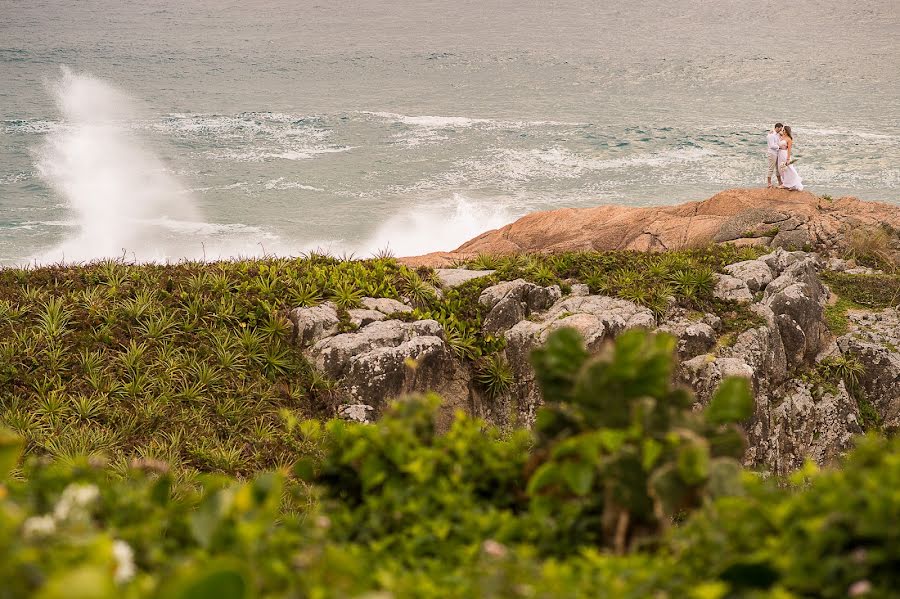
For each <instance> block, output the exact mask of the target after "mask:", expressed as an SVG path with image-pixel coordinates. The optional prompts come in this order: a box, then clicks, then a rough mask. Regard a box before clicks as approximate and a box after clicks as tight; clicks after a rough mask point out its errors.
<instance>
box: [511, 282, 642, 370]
mask: <svg viewBox="0 0 900 599" xmlns="http://www.w3.org/2000/svg"><path fill="white" fill-rule="evenodd" d="M655 326H656V318H655V317H654V316H653V312H651V311H650V310H649V309H647V308H642V307H640V306H638V305H637V304H635V303H633V302H629V301H627V300H622V299H617V298H612V297H606V296H602V295H589V296H585V297H581V296H576V297H572V296H569V297H566V298H564V299H561V300H559V301H558V302H556V303H555V304H554V305H553V307H551V308H550V309H549V310H548V311H547V312H546V313H544V314H542V315H540V317H539V318H537V319H535V320H523V321H521V322H519V323H518V324H516V325H515V326H514V327H512V328H511V329H510V330H509V331H507V333H506V339H507V353H508V358H510V363H511V364H512V365H514V366H515V365H518V366H519V367H520V368H518V370H519V371H522V370H527V369H530V366H528V354H529V353H530V351H531V349H532V348H534V347H536V346H537V345H539V344H541V343H543V342H544V341H546V340H547V337H549V336H550V333H552V332H553V331H555V330H557V329H561V328H564V327H569V328H573V329H575V330H576V331H578V333H579V334H581V336H582V338H583V339H584V342H585V345H586V346H587V347H588V349H591V350H596V349H598V348H599V346H600V343H601V342H602V341H603V340H604V339H607V338H612V337H614V336H616V335H618V334H619V333H621V332H622V331H624V330H626V329H632V328H637V327H643V328H647V329H652V328H654V327H655Z"/></svg>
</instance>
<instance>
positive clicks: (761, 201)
mask: <svg viewBox="0 0 900 599" xmlns="http://www.w3.org/2000/svg"><path fill="white" fill-rule="evenodd" d="M871 227H888V228H891V229H893V230H897V229H900V209H898V207H897V206H896V205H890V204H881V203H877V202H865V201H861V200H858V199H856V198H852V197H845V198H839V199H836V200H832V199H830V198H827V197H818V196H815V195H813V194H811V193H808V192H794V191H786V190H779V189H732V190H728V191H723V192H721V193H718V194H716V195H715V196H713V197H711V198H709V199H707V200H704V201H702V202H688V203H685V204H678V205H675V206H653V207H645V208H635V207H628V206H597V207H595V208H564V209H560V210H550V211H546V212H535V213H532V214H528V215H527V216H524V217H522V218H520V219H519V220H517V221H515V222H514V223H511V224H509V225H506V226H505V227H502V228H500V229H495V230H492V231H487V232H485V233H483V234H481V235H479V236H478V237H476V238H475V239H472V240H470V241H468V242H466V243H464V244H463V245H461V246H460V247H458V248H457V249H455V250H453V251H451V252H435V253H432V254H427V255H425V256H418V257H415V258H405V259H404V261H405V262H406V263H407V264H410V265H414V266H418V265H427V266H434V267H440V266H445V265H448V264H451V263H453V262H455V261H458V260H460V259H466V258H470V257H472V256H475V255H477V254H480V253H488V254H515V253H522V252H561V251H579V250H639V251H647V250H651V251H654V250H655V251H663V250H675V249H683V248H691V247H701V246H704V245H707V244H710V243H720V242H731V243H735V244H738V245H765V246H771V247H785V248H794V249H801V248H803V247H814V248H817V249H837V248H841V247H845V246H846V245H847V243H848V237H849V236H850V235H851V234H852V232H853V231H856V230H859V229H865V228H871Z"/></svg>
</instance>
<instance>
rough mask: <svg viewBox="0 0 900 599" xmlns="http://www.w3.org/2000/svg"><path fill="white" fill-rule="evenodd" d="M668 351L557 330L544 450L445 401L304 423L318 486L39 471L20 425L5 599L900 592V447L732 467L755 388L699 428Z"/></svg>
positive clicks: (301, 464) (3, 480) (133, 470)
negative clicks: (598, 348)
mask: <svg viewBox="0 0 900 599" xmlns="http://www.w3.org/2000/svg"><path fill="white" fill-rule="evenodd" d="M671 349H672V347H671V339H668V338H665V337H653V336H648V335H646V334H643V333H634V334H629V335H626V336H623V337H621V338H620V339H619V340H618V341H617V343H616V344H615V345H612V346H609V347H608V348H607V349H606V352H605V353H604V354H601V355H600V356H598V357H596V358H590V357H588V356H587V355H586V353H585V352H584V349H583V347H581V345H580V343H579V341H578V339H577V338H575V337H573V336H572V335H571V333H570V332H559V333H557V334H556V336H555V337H552V338H551V340H550V343H549V344H548V346H547V348H545V349H543V350H541V351H540V352H538V353H537V354H536V355H535V358H534V360H535V366H536V369H537V372H538V373H539V379H540V384H541V386H542V389H543V392H544V394H545V400H546V407H545V408H543V410H542V412H541V416H540V421H539V425H538V429H537V431H536V432H535V434H534V436H532V435H531V434H529V433H528V432H524V431H520V432H517V433H514V434H512V435H511V436H502V435H500V434H499V433H498V432H497V431H495V430H493V429H491V428H490V427H486V426H485V425H484V424H483V423H481V422H479V421H478V420H475V419H472V418H470V417H467V416H465V415H463V414H459V415H458V416H457V417H456V419H455V421H454V422H453V424H452V426H451V428H450V430H449V431H448V432H447V433H444V434H439V433H437V432H436V426H435V422H436V417H437V402H438V400H437V398H435V397H424V398H410V399H407V400H402V401H399V402H397V403H396V404H395V405H394V406H393V407H392V408H391V410H390V411H389V413H388V414H387V415H386V416H385V418H384V419H383V420H381V421H379V422H378V423H376V424H375V425H361V424H351V423H346V422H342V421H330V422H328V423H327V424H325V425H323V424H321V423H320V422H318V421H315V420H309V421H304V422H300V421H297V420H296V419H288V423H287V428H288V430H289V431H290V432H291V434H292V435H294V437H295V439H296V442H297V443H298V444H301V445H303V446H304V448H306V449H305V450H304V451H303V454H304V455H307V456H311V457H307V458H302V459H298V460H297V461H296V463H295V465H294V468H293V472H294V473H295V475H296V476H297V477H298V478H300V479H302V480H301V481H298V480H296V479H295V478H291V477H289V476H287V475H286V470H285V469H281V470H279V471H276V472H269V473H261V474H258V475H256V476H255V477H254V478H253V479H252V480H248V481H239V480H235V479H232V478H229V477H226V476H221V475H204V476H200V477H197V478H196V479H195V480H194V481H193V483H192V484H190V485H180V486H177V485H175V477H174V476H173V472H171V471H169V470H168V468H167V466H166V464H164V463H162V462H158V461H154V460H149V459H144V460H137V461H135V462H133V463H132V464H131V466H130V467H129V468H126V469H124V470H119V469H116V468H110V467H109V464H106V463H104V462H102V461H100V460H97V459H96V458H95V459H92V460H86V459H83V458H79V459H73V460H71V461H57V462H55V463H51V462H49V461H47V460H45V459H38V458H31V459H29V460H27V462H26V463H25V464H24V466H23V467H22V469H21V470H16V469H15V466H16V464H18V459H19V454H20V453H21V450H22V442H21V440H20V439H19V438H18V437H17V436H16V435H13V434H10V433H8V432H4V431H2V430H0V581H3V584H2V585H0V597H2V598H3V599H6V598H13V597H32V596H34V597H44V598H50V599H55V598H62V597H92V598H107V597H108V598H112V597H173V598H175V597H177V598H188V597H191V598H193V597H198V598H201V599H202V598H206V597H216V598H219V599H223V598H236V599H238V598H244V597H314V598H329V597H335V598H338V597H364V596H367V597H371V596H393V597H435V598H436V597H447V596H452V597H498V598H500V597H503V598H507V597H509V598H512V597H517V598H519V597H533V598H539V597H540V598H549V597H581V596H597V595H599V596H609V597H617V598H620V597H621V598H633V599H638V598H643V597H697V598H701V599H706V598H709V599H722V598H725V597H735V598H748V599H749V598H753V599H762V598H763V597H781V598H800V597H815V598H823V599H824V598H831V597H846V596H871V597H888V596H891V595H892V593H894V592H895V590H896V589H897V588H900V574H898V573H900V567H898V566H900V562H898V556H900V532H898V530H897V527H895V526H892V525H891V524H892V523H894V522H897V521H900V498H898V496H897V492H896V489H897V488H900V438H897V439H893V440H890V441H889V440H885V439H883V438H880V437H875V436H870V437H866V438H864V439H863V440H862V441H861V442H860V444H859V447H858V448H857V449H856V450H855V451H854V452H853V453H852V454H851V455H850V457H849V458H848V460H847V463H846V466H845V468H843V469H841V470H832V471H818V470H816V469H815V468H812V467H808V468H806V469H804V470H803V471H801V472H798V473H797V474H796V475H795V476H793V477H792V478H791V479H789V480H786V481H785V480H771V479H765V478H763V477H760V476H758V475H756V474H754V473H751V472H746V471H744V472H742V471H740V469H739V468H737V467H736V464H735V463H734V462H733V461H730V460H731V458H729V457H728V456H732V455H735V454H736V453H737V448H738V447H739V446H740V441H741V439H740V437H739V436H738V435H736V430H735V429H734V428H733V424H732V423H733V422H735V421H738V420H741V419H742V418H744V417H745V416H746V414H747V412H748V396H747V391H746V388H744V387H743V386H742V385H741V384H740V383H737V382H734V381H730V382H727V383H726V384H725V385H724V386H723V387H722V388H720V390H719V392H718V393H717V395H716V398H715V399H714V401H713V402H712V403H711V404H710V406H709V407H708V408H707V409H706V410H705V411H704V412H703V413H702V414H694V413H692V411H691V409H690V404H691V398H690V397H689V395H688V394H687V393H685V392H684V391H680V390H678V389H673V388H672V387H671V385H670V377H669V375H670V373H671V353H670V352H671ZM11 468H13V470H12V471H10V469H11ZM554 471H555V472H554ZM302 481H310V482H311V483H312V485H311V486H307V485H308V483H304V482H302ZM585 489H587V491H585ZM623 514H625V516H623ZM623 521H624V522H625V524H624V525H623V524H621V523H622V522H623ZM607 522H611V523H612V526H611V527H610V526H607V525H605V523H607ZM623 530H624V533H622V531H623ZM610 548H612V549H614V550H618V551H619V552H622V551H627V552H628V553H626V554H625V555H617V554H616V553H614V552H611V551H609V549H610Z"/></svg>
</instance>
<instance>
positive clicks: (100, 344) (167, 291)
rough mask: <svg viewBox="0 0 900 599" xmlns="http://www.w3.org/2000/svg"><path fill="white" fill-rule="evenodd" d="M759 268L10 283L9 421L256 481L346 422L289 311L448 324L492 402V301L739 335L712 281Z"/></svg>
mask: <svg viewBox="0 0 900 599" xmlns="http://www.w3.org/2000/svg"><path fill="white" fill-rule="evenodd" d="M746 255H749V250H737V249H734V248H729V247H718V248H711V249H709V250H706V251H701V250H692V251H686V252H671V253H667V254H660V255H648V254H642V253H638V252H589V253H587V252H586V253H568V254H562V255H557V256H544V255H529V256H522V257H510V258H489V257H487V256H483V257H481V258H480V259H478V260H476V261H474V262H473V263H472V264H471V266H473V267H474V266H479V265H480V266H483V267H486V266H493V267H495V268H496V271H497V272H496V273H495V274H494V275H492V276H489V277H483V278H481V279H476V280H474V281H470V282H468V283H466V284H464V285H462V286H460V287H457V288H453V289H449V290H447V291H446V292H444V293H443V294H440V295H439V294H438V292H437V289H436V288H435V287H434V286H433V283H437V279H436V278H435V275H434V272H433V271H432V270H430V269H419V270H413V269H410V268H408V267H406V266H404V265H402V264H400V263H398V262H397V261H396V260H394V259H392V258H390V257H386V256H383V257H380V258H374V259H370V260H360V261H357V260H343V259H337V258H333V257H329V256H324V255H319V254H312V255H309V256H306V257H303V258H296V259H281V258H272V259H265V260H244V261H235V262H218V263H200V262H185V263H180V264H173V265H154V264H128V263H123V262H119V261H105V262H99V263H94V264H88V265H82V266H65V267H62V266H57V267H43V268H36V269H6V270H2V271H0V423H2V424H4V425H5V426H6V427H8V428H10V429H12V430H14V431H16V432H17V433H18V434H19V435H21V436H22V438H23V439H24V440H25V442H26V449H27V451H28V453H30V454H31V453H33V454H38V455H47V456H51V457H54V458H58V459H69V458H74V457H75V456H79V455H93V454H104V455H107V456H109V457H110V458H111V459H112V461H113V464H114V466H115V467H116V468H119V469H124V468H125V466H126V464H127V463H128V461H129V460H131V459H134V458H142V459H151V460H163V461H165V462H167V463H168V464H170V465H171V466H172V467H173V468H174V469H175V470H176V471H178V472H179V473H181V474H182V475H184V476H186V477H190V476H192V475H193V474H195V473H197V472H206V471H216V472H222V473H228V474H232V475H248V474H251V473H253V472H255V471H258V470H260V469H262V468H272V467H277V466H279V465H285V464H289V463H291V462H292V461H293V459H294V456H295V455H296V454H297V452H298V451H301V450H302V447H301V446H298V445H297V441H296V439H295V438H294V437H293V436H292V435H290V434H288V433H287V432H286V428H285V422H286V421H290V420H303V419H307V418H314V417H319V418H322V417H327V416H329V415H331V414H333V409H334V405H333V401H332V393H331V391H332V389H333V386H334V382H333V381H330V380H327V379H326V378H325V377H323V376H322V375H321V374H320V373H318V372H317V371H316V370H315V369H313V368H312V367H311V366H310V365H309V364H308V362H307V361H306V360H305V358H304V357H303V355H302V354H301V352H300V350H299V348H298V347H297V346H296V345H295V344H294V343H292V339H291V335H292V326H291V322H290V320H289V311H290V310H291V309H293V308H296V307H301V306H311V305H316V304H318V303H320V302H324V301H331V302H333V303H334V304H335V305H336V306H337V308H338V310H339V315H340V316H341V319H342V322H341V326H342V327H343V330H351V329H352V328H353V324H352V323H351V322H350V319H349V315H348V313H347V310H348V309H352V308H356V307H358V306H359V302H360V299H361V298H362V297H365V296H372V297H388V298H393V299H400V298H405V299H407V300H408V301H409V302H410V303H411V304H412V305H414V306H416V307H417V308H416V310H415V311H414V312H413V313H412V314H409V315H398V316H400V317H402V318H412V319H425V318H432V319H434V320H437V321H438V322H439V323H441V325H442V326H443V328H444V331H445V334H446V336H447V342H448V344H449V345H450V347H451V348H452V349H453V350H454V351H455V352H456V353H457V355H458V356H460V357H461V358H463V359H465V360H467V361H470V362H473V363H475V365H476V368H477V369H478V372H479V373H480V374H479V377H480V380H481V381H482V382H483V384H484V386H485V387H486V389H487V390H488V391H489V392H491V393H497V392H499V391H501V390H502V389H503V388H504V385H508V383H509V376H510V374H509V372H508V369H506V368H505V367H504V364H503V362H502V360H501V359H500V358H499V357H498V356H497V355H496V352H497V350H498V349H499V348H500V347H502V344H503V340H502V338H498V337H494V336H491V335H487V334H485V333H483V332H482V330H481V321H482V319H483V317H484V313H483V312H484V311H483V308H482V307H481V306H479V304H478V296H479V294H480V293H481V291H482V290H483V289H485V288H486V287H488V286H490V285H492V284H494V283H496V282H498V281H500V280H509V279H514V278H519V277H522V278H525V279H528V280H531V281H534V282H536V283H540V284H545V285H546V284H560V285H561V286H563V287H565V288H570V285H571V283H572V282H583V283H585V284H587V285H589V286H590V287H591V290H592V291H594V292H601V293H604V294H608V295H613V296H617V297H622V298H624V299H630V300H631V301H634V302H636V303H638V304H641V305H646V306H649V307H652V308H653V309H654V310H657V311H662V310H664V309H665V307H666V306H667V305H668V302H678V303H679V304H680V305H683V306H684V307H686V308H691V309H699V310H708V311H715V312H718V313H720V314H721V315H722V316H723V319H724V322H725V327H726V329H727V330H741V329H742V328H748V327H749V326H752V324H753V323H754V322H755V320H754V319H755V318H756V317H755V315H754V314H753V313H751V312H750V311H749V310H747V309H746V308H745V307H742V306H741V305H739V304H736V303H734V302H723V301H721V300H717V299H715V298H713V297H712V287H713V284H714V279H713V278H712V273H714V272H716V271H719V270H721V269H722V267H723V266H724V265H726V264H729V263H731V262H734V261H736V260H740V259H742V257H744V256H746Z"/></svg>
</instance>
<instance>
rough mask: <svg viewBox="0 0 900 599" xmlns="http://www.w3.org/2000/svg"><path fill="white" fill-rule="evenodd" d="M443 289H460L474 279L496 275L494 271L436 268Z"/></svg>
mask: <svg viewBox="0 0 900 599" xmlns="http://www.w3.org/2000/svg"><path fill="white" fill-rule="evenodd" d="M434 272H435V274H437V277H438V279H440V281H441V286H443V287H459V286H460V285H462V284H463V283H467V282H468V281H471V280H473V279H480V278H481V277H486V276H489V275H492V274H494V273H495V272H496V271H493V270H469V269H466V268H436V269H435V270H434Z"/></svg>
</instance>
